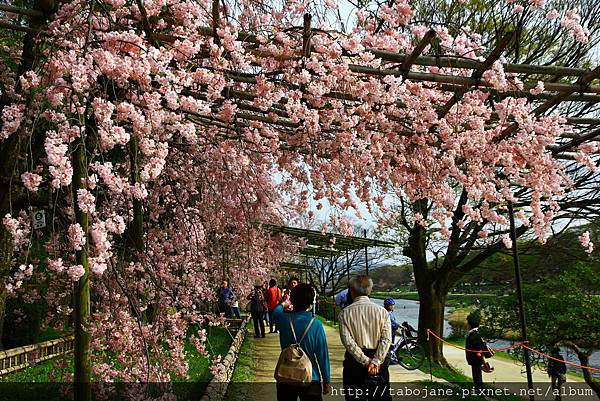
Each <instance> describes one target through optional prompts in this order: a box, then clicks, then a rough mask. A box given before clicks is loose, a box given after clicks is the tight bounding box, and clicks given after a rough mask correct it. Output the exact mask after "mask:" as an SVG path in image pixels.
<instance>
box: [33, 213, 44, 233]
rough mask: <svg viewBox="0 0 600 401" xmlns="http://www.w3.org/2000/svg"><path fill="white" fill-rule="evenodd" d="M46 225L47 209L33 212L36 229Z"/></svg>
mask: <svg viewBox="0 0 600 401" xmlns="http://www.w3.org/2000/svg"><path fill="white" fill-rule="evenodd" d="M44 227H46V211H45V210H44V209H40V210H36V211H35V212H33V228H34V229H35V230H37V229H40V228H44Z"/></svg>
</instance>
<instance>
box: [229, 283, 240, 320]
mask: <svg viewBox="0 0 600 401" xmlns="http://www.w3.org/2000/svg"><path fill="white" fill-rule="evenodd" d="M229 303H230V305H231V315H232V317H233V316H235V318H236V319H241V318H242V315H241V314H240V302H239V299H238V297H237V295H236V293H235V291H233V289H232V290H231V297H230V301H229Z"/></svg>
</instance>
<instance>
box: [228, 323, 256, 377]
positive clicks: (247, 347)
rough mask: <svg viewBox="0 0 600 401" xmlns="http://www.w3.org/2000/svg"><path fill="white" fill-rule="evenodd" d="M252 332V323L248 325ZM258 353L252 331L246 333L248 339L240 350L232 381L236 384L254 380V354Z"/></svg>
mask: <svg viewBox="0 0 600 401" xmlns="http://www.w3.org/2000/svg"><path fill="white" fill-rule="evenodd" d="M248 330H250V323H248ZM255 351H256V343H255V342H254V341H253V340H252V336H251V335H250V331H248V332H247V333H246V338H244V342H243V343H242V347H241V348H240V353H239V355H238V359H237V362H236V364H235V369H234V370H233V376H232V378H231V381H232V382H234V383H248V382H251V381H253V379H254V367H255V366H254V363H255V361H254V352H255Z"/></svg>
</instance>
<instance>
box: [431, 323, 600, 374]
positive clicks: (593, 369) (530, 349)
mask: <svg viewBox="0 0 600 401" xmlns="http://www.w3.org/2000/svg"><path fill="white" fill-rule="evenodd" d="M430 334H431V335H432V336H433V337H435V338H437V339H438V340H440V341H441V342H443V343H444V344H448V345H449V346H451V347H454V348H458V349H461V350H463V351H467V352H478V353H479V352H481V350H472V349H466V348H463V347H461V346H459V345H456V344H452V343H450V342H448V341H446V340H444V339H443V338H441V337H440V336H438V335H437V334H435V333H434V332H433V331H431V330H429V329H427V341H429V335H430ZM528 343H529V341H523V342H521V343H518V344H513V345H511V346H508V347H504V348H495V349H493V348H490V350H491V351H493V352H494V351H505V350H507V349H511V348H517V347H523V348H527V349H528V350H529V351H531V352H535V353H536V354H539V355H543V356H545V357H546V358H548V359H552V360H555V361H558V362H564V363H566V364H568V365H571V366H575V367H578V368H581V369H587V370H591V371H595V372H600V368H594V367H592V366H583V365H579V364H577V363H574V362H569V361H565V360H563V359H558V358H554V357H552V356H550V355H548V354H544V353H543V352H541V351H538V350H536V349H534V348H531V347H528V346H527V345H525V344H528Z"/></svg>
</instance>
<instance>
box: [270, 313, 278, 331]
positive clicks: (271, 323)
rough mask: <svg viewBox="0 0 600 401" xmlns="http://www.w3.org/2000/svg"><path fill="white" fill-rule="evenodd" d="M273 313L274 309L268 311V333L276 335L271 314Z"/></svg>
mask: <svg viewBox="0 0 600 401" xmlns="http://www.w3.org/2000/svg"><path fill="white" fill-rule="evenodd" d="M274 311H275V309H269V331H270V332H271V333H277V325H276V324H275V321H274V320H273V312H274ZM273 327H275V330H273Z"/></svg>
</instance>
